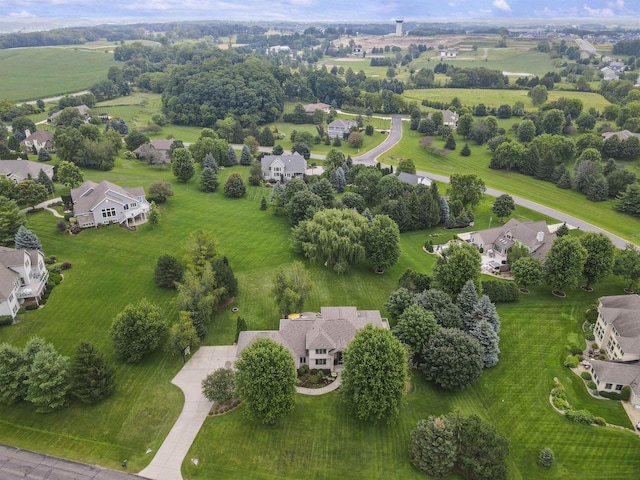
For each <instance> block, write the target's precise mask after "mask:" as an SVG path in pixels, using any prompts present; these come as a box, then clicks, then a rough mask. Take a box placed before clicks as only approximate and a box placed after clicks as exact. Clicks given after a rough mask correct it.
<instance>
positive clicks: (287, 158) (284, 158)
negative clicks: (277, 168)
mask: <svg viewBox="0 0 640 480" xmlns="http://www.w3.org/2000/svg"><path fill="white" fill-rule="evenodd" d="M276 161H280V162H282V164H283V168H284V170H283V173H285V172H289V173H291V172H293V173H304V171H305V170H306V169H307V161H306V160H305V159H304V157H303V156H302V155H300V154H299V153H298V152H294V153H287V154H282V155H265V156H264V157H262V160H261V161H260V163H261V165H262V171H263V172H268V171H269V168H270V167H271V165H273V163H274V162H276Z"/></svg>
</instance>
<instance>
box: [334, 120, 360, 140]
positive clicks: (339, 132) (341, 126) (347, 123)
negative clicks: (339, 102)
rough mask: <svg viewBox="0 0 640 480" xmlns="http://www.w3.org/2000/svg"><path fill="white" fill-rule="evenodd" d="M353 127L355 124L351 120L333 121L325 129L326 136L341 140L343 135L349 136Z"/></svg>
mask: <svg viewBox="0 0 640 480" xmlns="http://www.w3.org/2000/svg"><path fill="white" fill-rule="evenodd" d="M355 126H357V123H356V122H354V121H353V120H334V121H333V122H331V123H330V124H329V125H328V127H327V136H328V137H329V138H336V137H337V138H339V139H342V138H343V137H344V136H345V135H349V133H350V132H351V128H352V127H355Z"/></svg>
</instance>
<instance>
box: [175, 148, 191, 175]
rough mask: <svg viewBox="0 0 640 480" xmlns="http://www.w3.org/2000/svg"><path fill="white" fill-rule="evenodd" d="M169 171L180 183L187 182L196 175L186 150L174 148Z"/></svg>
mask: <svg viewBox="0 0 640 480" xmlns="http://www.w3.org/2000/svg"><path fill="white" fill-rule="evenodd" d="M171 169H172V171H173V174H174V175H175V177H176V178H177V179H178V180H180V181H181V182H188V181H189V180H191V178H193V176H194V175H195V173H196V169H195V166H194V164H193V157H192V156H191V152H189V150H187V149H186V148H176V149H175V150H174V152H173V158H172V160H171Z"/></svg>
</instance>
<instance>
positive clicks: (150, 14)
mask: <svg viewBox="0 0 640 480" xmlns="http://www.w3.org/2000/svg"><path fill="white" fill-rule="evenodd" d="M638 16H640V0H562V1H558V0H359V1H355V2H354V1H348V0H347V1H345V0H108V1H102V0H0V21H4V22H6V21H11V20H12V21H14V22H16V23H24V22H28V21H29V20H32V21H38V20H43V19H46V18H68V19H69V20H74V23H76V22H77V20H79V19H91V20H93V21H92V22H91V23H95V21H96V20H102V21H104V22H105V23H106V22H108V21H113V20H118V19H122V20H138V21H140V20H142V21H144V20H147V21H151V20H164V21H170V20H192V19H197V20H244V21H250V20H274V21H276V20H277V21H294V22H312V21H326V22H329V21H339V22H357V23H361V22H364V21H374V22H386V21H390V20H392V19H394V18H396V17H403V18H405V19H406V20H424V21H429V20H431V19H440V20H441V19H451V20H469V19H485V20H490V19H496V20H506V19H509V18H512V19H521V18H541V19H556V20H558V19H562V18H584V19H585V20H586V19H592V20H593V21H594V22H597V21H598V20H603V19H611V18H616V17H619V18H625V19H627V20H629V19H633V18H634V17H635V18H638ZM638 23H639V25H640V20H639V22H638Z"/></svg>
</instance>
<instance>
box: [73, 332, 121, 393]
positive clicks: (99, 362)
mask: <svg viewBox="0 0 640 480" xmlns="http://www.w3.org/2000/svg"><path fill="white" fill-rule="evenodd" d="M70 376H71V393H72V394H73V395H75V396H76V397H78V398H79V399H80V400H82V401H83V402H84V403H96V402H99V401H100V400H102V399H103V398H105V397H108V396H109V395H111V394H112V393H113V391H114V390H115V388H116V384H115V370H114V369H113V368H112V367H111V366H110V365H109V364H108V363H107V361H106V359H105V357H104V355H103V354H102V353H100V352H99V351H98V350H96V349H95V348H94V347H93V345H91V344H90V343H87V342H81V343H80V344H79V345H78V348H77V349H76V354H75V356H74V357H73V362H72V364H71V372H70Z"/></svg>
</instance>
